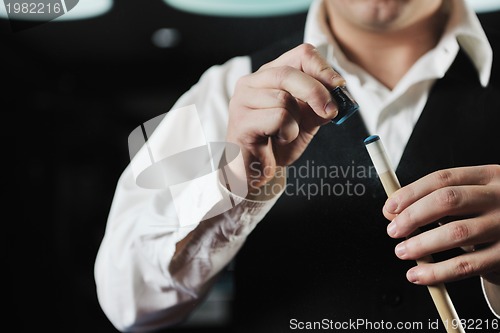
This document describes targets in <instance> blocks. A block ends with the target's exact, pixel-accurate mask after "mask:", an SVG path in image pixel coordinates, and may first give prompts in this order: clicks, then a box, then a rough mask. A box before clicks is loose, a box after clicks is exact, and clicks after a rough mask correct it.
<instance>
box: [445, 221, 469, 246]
mask: <svg viewBox="0 0 500 333" xmlns="http://www.w3.org/2000/svg"><path fill="white" fill-rule="evenodd" d="M470 233H471V232H470V229H469V227H468V226H467V225H465V224H454V225H452V227H451V232H450V237H451V240H452V241H453V242H455V243H462V242H463V241H465V240H467V239H469V238H470Z"/></svg>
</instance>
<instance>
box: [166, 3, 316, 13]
mask: <svg viewBox="0 0 500 333" xmlns="http://www.w3.org/2000/svg"><path fill="white" fill-rule="evenodd" d="M163 1H165V2H166V3H167V4H168V5H170V6H172V7H174V8H176V9H180V10H184V11H187V12H191V13H195V14H202V15H213V16H242V17H251V16H259V17H262V16H275V15H287V14H294V13H300V12H305V11H307V9H308V8H309V6H310V4H311V2H312V0H163Z"/></svg>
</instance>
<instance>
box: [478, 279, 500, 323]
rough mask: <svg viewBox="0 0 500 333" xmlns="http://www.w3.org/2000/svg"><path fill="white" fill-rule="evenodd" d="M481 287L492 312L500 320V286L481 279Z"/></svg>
mask: <svg viewBox="0 0 500 333" xmlns="http://www.w3.org/2000/svg"><path fill="white" fill-rule="evenodd" d="M481 287H482V288H483V293H484V297H485V299H486V303H487V304H488V306H489V308H490V310H491V312H492V313H493V314H494V315H495V316H496V317H497V318H499V319H500V286H499V285H495V284H493V283H491V282H488V281H486V280H485V279H483V278H481Z"/></svg>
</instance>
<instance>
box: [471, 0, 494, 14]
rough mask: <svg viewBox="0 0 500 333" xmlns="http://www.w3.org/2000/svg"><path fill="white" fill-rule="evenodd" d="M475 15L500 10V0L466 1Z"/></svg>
mask: <svg viewBox="0 0 500 333" xmlns="http://www.w3.org/2000/svg"><path fill="white" fill-rule="evenodd" d="M466 2H467V3H468V4H469V6H471V7H472V8H474V10H475V11H476V13H487V12H494V11H497V10H500V0H466Z"/></svg>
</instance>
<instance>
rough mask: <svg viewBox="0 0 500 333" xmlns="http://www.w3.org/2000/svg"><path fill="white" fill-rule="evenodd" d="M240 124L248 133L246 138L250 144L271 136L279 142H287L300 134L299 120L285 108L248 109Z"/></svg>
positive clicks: (243, 131)
mask: <svg viewBox="0 0 500 333" xmlns="http://www.w3.org/2000/svg"><path fill="white" fill-rule="evenodd" d="M239 126H240V128H241V130H242V133H248V134H247V136H248V137H247V138H246V140H247V141H248V142H247V143H249V144H254V143H259V142H262V141H263V140H264V141H266V142H267V139H268V138H269V137H273V138H274V139H275V140H276V142H277V143H278V144H287V143H290V142H292V141H293V140H295V139H296V138H297V136H298V135H299V125H298V123H297V121H296V120H295V118H294V117H293V116H292V115H291V113H290V112H289V111H288V110H287V109H284V108H272V109H257V110H248V111H247V116H246V117H244V119H242V121H241V122H240V124H239Z"/></svg>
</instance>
